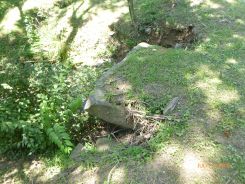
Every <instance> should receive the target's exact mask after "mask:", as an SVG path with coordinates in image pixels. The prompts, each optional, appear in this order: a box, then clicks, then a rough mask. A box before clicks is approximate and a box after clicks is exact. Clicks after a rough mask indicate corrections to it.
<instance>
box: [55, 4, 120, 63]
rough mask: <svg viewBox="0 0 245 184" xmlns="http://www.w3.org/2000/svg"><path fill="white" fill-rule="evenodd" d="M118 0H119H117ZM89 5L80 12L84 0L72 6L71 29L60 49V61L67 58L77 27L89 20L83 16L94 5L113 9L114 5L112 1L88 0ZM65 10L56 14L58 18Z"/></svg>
mask: <svg viewBox="0 0 245 184" xmlns="http://www.w3.org/2000/svg"><path fill="white" fill-rule="evenodd" d="M119 1H120V0H119ZM88 2H89V6H88V8H86V9H85V10H82V11H83V12H82V14H81V13H80V11H81V7H82V6H83V5H84V3H85V1H83V2H81V3H80V4H79V5H78V6H77V7H75V8H74V7H73V8H74V10H73V12H72V15H71V17H70V25H71V27H72V30H71V32H70V34H69V36H68V37H67V39H66V41H65V42H64V44H63V47H62V48H61V50H60V59H61V61H65V60H66V59H67V58H68V54H69V50H70V47H71V44H72V42H73V41H74V39H75V37H76V35H77V33H78V31H79V29H80V28H81V27H82V26H83V25H84V24H85V23H86V22H88V21H89V18H85V19H84V16H85V15H86V14H88V13H90V10H91V9H93V8H95V7H96V6H99V7H100V8H102V9H107V8H108V9H110V10H113V9H114V8H115V7H116V6H114V5H113V4H114V2H111V3H109V4H107V3H105V2H106V1H105V0H102V1H101V0H89V1H88ZM116 2H118V1H116ZM65 12H66V11H63V12H61V14H60V15H59V16H58V18H59V19H60V18H61V17H62V16H63V15H64V14H65Z"/></svg>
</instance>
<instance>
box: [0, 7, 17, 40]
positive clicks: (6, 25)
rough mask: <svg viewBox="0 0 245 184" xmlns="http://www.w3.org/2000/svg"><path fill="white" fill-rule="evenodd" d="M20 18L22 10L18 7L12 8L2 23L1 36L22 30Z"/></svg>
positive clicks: (0, 24) (0, 27) (0, 26)
mask: <svg viewBox="0 0 245 184" xmlns="http://www.w3.org/2000/svg"><path fill="white" fill-rule="evenodd" d="M20 20H21V14H20V10H19V9H18V8H17V7H15V8H12V9H10V10H9V11H8V12H7V13H6V15H5V16H4V18H3V20H2V22H1V23H0V36H1V35H4V34H9V33H11V32H13V31H15V32H21V29H20V28H19V27H18V21H20Z"/></svg>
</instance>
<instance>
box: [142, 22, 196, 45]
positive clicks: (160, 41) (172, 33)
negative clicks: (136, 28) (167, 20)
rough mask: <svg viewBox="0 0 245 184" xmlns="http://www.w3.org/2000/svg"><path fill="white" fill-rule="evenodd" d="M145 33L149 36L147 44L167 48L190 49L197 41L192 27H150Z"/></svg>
mask: <svg viewBox="0 0 245 184" xmlns="http://www.w3.org/2000/svg"><path fill="white" fill-rule="evenodd" d="M144 31H145V34H148V35H149V38H148V39H147V40H146V42H147V43H150V44H155V45H160V46H163V47H166V48H190V47H191V44H192V43H193V42H194V41H195V40H196V33H195V29H194V26H192V25H190V26H188V27H184V28H168V27H162V28H158V27H155V28H154V27H153V28H151V27H148V28H145V29H144Z"/></svg>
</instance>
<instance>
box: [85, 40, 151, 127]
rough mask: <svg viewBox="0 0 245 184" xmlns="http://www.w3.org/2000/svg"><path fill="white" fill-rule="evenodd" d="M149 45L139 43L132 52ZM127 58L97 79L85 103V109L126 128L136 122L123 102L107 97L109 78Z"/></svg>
mask: <svg viewBox="0 0 245 184" xmlns="http://www.w3.org/2000/svg"><path fill="white" fill-rule="evenodd" d="M149 46H150V45H148V44H147V43H140V44H139V45H137V46H136V47H134V48H133V49H132V51H131V52H134V51H136V50H138V49H141V48H146V47H149ZM127 58H128V56H127V57H126V58H125V59H123V60H122V61H121V62H120V63H118V64H116V65H114V66H113V67H112V68H111V69H110V70H108V71H107V72H106V73H105V74H104V75H103V76H102V77H101V78H100V79H99V80H98V81H97V84H96V87H95V90H94V91H93V92H92V93H91V95H90V96H89V98H88V100H87V101H86V103H85V106H84V110H85V111H87V112H88V113H89V114H91V115H94V116H96V117H98V118H100V119H102V120H104V121H106V122H108V123H111V124H115V125H118V126H121V127H124V128H129V129H135V127H136V124H134V123H133V122H130V121H129V119H130V118H128V117H129V116H128V115H129V114H128V111H127V109H126V108H125V106H124V105H123V103H111V102H109V100H108V98H107V97H108V79H110V77H111V76H112V75H113V74H114V72H115V70H116V69H118V68H119V67H121V66H122V65H124V63H125V62H126V60H127ZM119 93H121V92H119ZM124 93H125V91H124ZM117 104H122V105H117Z"/></svg>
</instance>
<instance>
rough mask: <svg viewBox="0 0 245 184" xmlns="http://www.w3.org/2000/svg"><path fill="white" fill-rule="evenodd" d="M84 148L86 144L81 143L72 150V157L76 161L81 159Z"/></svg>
mask: <svg viewBox="0 0 245 184" xmlns="http://www.w3.org/2000/svg"><path fill="white" fill-rule="evenodd" d="M83 150H84V146H83V145H82V144H81V143H79V144H78V145H77V146H76V147H75V148H74V149H73V150H72V152H71V155H70V158H71V159H72V160H74V161H77V162H78V161H81V160H82V159H81V153H82V152H83Z"/></svg>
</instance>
